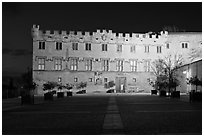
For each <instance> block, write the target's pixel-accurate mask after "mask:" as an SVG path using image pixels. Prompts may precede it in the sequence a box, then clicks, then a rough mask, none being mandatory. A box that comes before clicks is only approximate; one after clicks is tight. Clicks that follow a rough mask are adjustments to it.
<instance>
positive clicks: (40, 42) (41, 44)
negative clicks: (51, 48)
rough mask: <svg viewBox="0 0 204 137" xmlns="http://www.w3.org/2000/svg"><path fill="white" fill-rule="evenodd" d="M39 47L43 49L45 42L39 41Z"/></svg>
mask: <svg viewBox="0 0 204 137" xmlns="http://www.w3.org/2000/svg"><path fill="white" fill-rule="evenodd" d="M39 49H45V42H44V41H39Z"/></svg>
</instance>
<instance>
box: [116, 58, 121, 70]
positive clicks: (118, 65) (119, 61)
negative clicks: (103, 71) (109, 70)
mask: <svg viewBox="0 0 204 137" xmlns="http://www.w3.org/2000/svg"><path fill="white" fill-rule="evenodd" d="M116 69H117V71H123V60H117V62H116Z"/></svg>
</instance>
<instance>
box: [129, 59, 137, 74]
mask: <svg viewBox="0 0 204 137" xmlns="http://www.w3.org/2000/svg"><path fill="white" fill-rule="evenodd" d="M130 70H131V71H132V72H136V71H137V60H130Z"/></svg>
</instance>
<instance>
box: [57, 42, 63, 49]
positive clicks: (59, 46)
mask: <svg viewBox="0 0 204 137" xmlns="http://www.w3.org/2000/svg"><path fill="white" fill-rule="evenodd" d="M56 50H62V42H56Z"/></svg>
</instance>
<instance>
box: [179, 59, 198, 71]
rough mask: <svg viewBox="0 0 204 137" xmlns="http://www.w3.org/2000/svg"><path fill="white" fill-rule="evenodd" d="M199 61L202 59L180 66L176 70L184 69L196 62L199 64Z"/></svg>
mask: <svg viewBox="0 0 204 137" xmlns="http://www.w3.org/2000/svg"><path fill="white" fill-rule="evenodd" d="M199 61H202V59H199V60H196V61H194V62H191V63H187V64H184V65H181V66H179V67H178V68H177V69H179V68H181V67H184V66H188V65H191V64H194V63H197V62H199Z"/></svg>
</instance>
